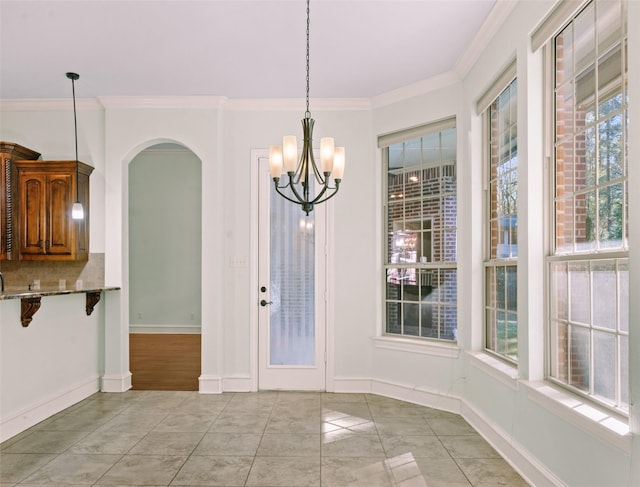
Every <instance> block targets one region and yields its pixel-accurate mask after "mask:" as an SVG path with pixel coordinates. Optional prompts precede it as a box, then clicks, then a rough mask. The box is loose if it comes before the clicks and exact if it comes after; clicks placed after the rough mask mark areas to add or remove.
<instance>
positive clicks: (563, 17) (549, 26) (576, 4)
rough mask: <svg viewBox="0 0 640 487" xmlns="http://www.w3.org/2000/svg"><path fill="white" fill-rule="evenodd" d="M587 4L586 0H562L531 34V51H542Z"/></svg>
mask: <svg viewBox="0 0 640 487" xmlns="http://www.w3.org/2000/svg"><path fill="white" fill-rule="evenodd" d="M586 3H587V2H585V1H584V0H561V1H560V2H559V3H558V4H557V5H556V6H555V7H554V8H553V10H552V11H551V12H549V15H547V16H546V17H545V19H544V20H543V21H542V23H541V24H540V25H539V26H538V27H537V28H536V30H534V31H533V34H531V50H532V51H533V52H535V51H537V50H538V49H540V48H541V47H542V46H543V45H544V44H545V43H546V42H547V41H548V40H549V39H551V37H553V36H554V35H555V34H557V33H558V32H559V31H560V29H561V28H562V27H564V25H565V24H566V23H567V20H568V19H571V18H572V17H573V16H574V15H575V14H576V13H577V12H578V10H580V9H581V8H582V6H583V5H585V4H586Z"/></svg>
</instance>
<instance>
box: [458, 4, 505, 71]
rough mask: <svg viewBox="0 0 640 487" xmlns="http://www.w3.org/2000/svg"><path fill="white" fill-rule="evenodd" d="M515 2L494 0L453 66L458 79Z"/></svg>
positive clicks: (475, 59) (484, 46)
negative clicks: (478, 28)
mask: <svg viewBox="0 0 640 487" xmlns="http://www.w3.org/2000/svg"><path fill="white" fill-rule="evenodd" d="M516 4H517V2H514V1H513V0H496V3H495V4H494V6H493V8H492V9H491V12H489V15H488V16H487V18H486V19H485V21H484V22H483V24H482V26H480V30H478V32H477V33H476V35H475V37H474V38H473V40H472V41H471V43H470V44H469V46H468V47H467V50H466V51H465V52H464V53H463V54H462V56H460V59H458V62H457V63H456V65H455V67H454V71H455V72H456V73H457V74H458V76H459V77H460V79H463V78H464V77H465V76H467V74H469V71H471V68H473V66H474V64H475V63H476V61H477V60H478V58H479V57H480V54H482V52H483V51H484V50H485V49H486V48H487V46H488V45H489V42H491V39H492V38H493V36H494V35H495V33H496V32H497V31H498V29H499V28H500V27H501V26H502V24H503V23H504V22H505V20H507V17H509V15H510V14H511V12H512V11H513V9H514V8H515V6H516Z"/></svg>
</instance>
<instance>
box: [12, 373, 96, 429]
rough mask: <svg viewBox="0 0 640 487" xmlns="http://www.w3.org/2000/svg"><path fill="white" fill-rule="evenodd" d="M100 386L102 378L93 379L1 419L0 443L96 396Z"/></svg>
mask: <svg viewBox="0 0 640 487" xmlns="http://www.w3.org/2000/svg"><path fill="white" fill-rule="evenodd" d="M99 385H100V378H99V377H98V376H95V377H92V378H90V379H88V380H86V381H84V382H80V383H77V384H74V385H72V386H70V387H69V388H68V389H66V390H64V391H61V392H59V393H58V394H52V395H51V396H49V397H47V398H45V399H42V400H40V401H38V402H36V403H34V404H30V405H29V406H26V407H24V408H22V409H21V410H19V411H17V412H16V413H13V414H11V415H9V416H7V417H6V418H2V419H0V442H3V441H5V440H8V439H9V438H12V437H14V436H15V435H17V434H19V433H22V432H23V431H24V430H26V429H28V428H31V427H32V426H34V425H36V424H38V423H39V422H41V421H43V420H45V419H47V418H48V417H50V416H53V415H54V414H56V413H59V412H60V411H62V410H63V409H66V408H68V407H70V406H73V405H74V404H76V403H78V402H80V401H82V400H83V399H86V398H87V397H89V396H90V395H92V394H95V393H96V392H98V391H99V390H100V387H99Z"/></svg>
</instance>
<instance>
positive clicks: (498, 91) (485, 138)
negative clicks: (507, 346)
mask: <svg viewBox="0 0 640 487" xmlns="http://www.w3.org/2000/svg"><path fill="white" fill-rule="evenodd" d="M514 83H515V87H516V99H515V115H516V120H515V128H516V134H517V129H518V122H517V113H518V101H517V75H516V61H515V60H514V61H513V62H512V63H511V64H510V65H509V66H508V67H507V68H506V69H505V71H504V72H503V73H502V74H501V75H500V76H499V77H498V79H497V80H496V82H494V84H493V85H492V86H491V87H490V88H489V90H487V93H486V94H485V95H483V96H482V97H481V98H480V101H479V102H478V106H477V108H478V111H479V112H480V114H481V116H482V142H483V151H482V153H483V158H482V167H483V172H482V174H483V188H484V191H483V193H484V194H483V217H484V221H483V234H484V238H483V242H484V246H483V287H482V290H483V294H482V296H483V310H484V313H483V320H482V323H483V328H482V330H483V331H482V347H483V351H484V352H486V353H489V354H491V355H492V356H494V357H496V358H498V359H500V360H503V361H505V362H507V363H508V364H510V365H514V366H515V365H517V364H518V360H517V355H518V352H517V348H518V338H517V332H518V309H517V300H518V294H517V274H518V256H517V255H515V256H513V255H510V256H508V257H499V256H498V255H497V254H496V256H495V257H492V256H491V251H492V246H491V245H492V244H491V237H492V236H491V225H492V222H493V221H496V219H499V217H496V219H493V218H492V217H491V212H492V208H491V181H492V179H491V174H492V173H491V169H492V164H493V161H492V158H491V150H492V142H493V139H492V129H491V115H492V107H493V106H494V104H495V103H496V102H497V101H498V99H499V98H500V97H501V96H502V95H503V94H504V93H505V92H506V91H507V90H508V89H511V88H512V86H514ZM509 110H511V105H510V106H509ZM513 125H514V124H513V123H512V125H511V126H512V127H513ZM517 140H518V136H517V135H516V141H517ZM516 144H517V142H516ZM516 147H517V145H516ZM517 152H518V151H517V149H516V154H517ZM518 164H519V162H518ZM512 171H513V172H512V173H513V174H515V175H516V187H517V185H518V184H519V182H518V172H519V165H518V166H517V167H516V168H515V170H512ZM516 195H518V196H519V191H518V190H517V189H516ZM518 209H519V208H518V200H516V205H515V216H516V218H517V215H518ZM516 232H517V230H516ZM516 235H517V233H516ZM498 268H504V270H505V279H506V275H507V269H508V268H515V276H516V295H515V300H516V309H515V311H512V310H509V309H508V304H507V295H508V292H507V289H506V284H505V307H504V309H499V308H497V307H492V306H490V301H489V292H490V291H491V288H490V285H489V272H491V271H490V270H492V271H493V272H497V269H498ZM492 312H493V314H494V316H495V314H497V313H504V314H505V315H515V322H516V358H514V357H511V356H510V355H508V354H506V353H501V352H500V351H498V350H496V347H495V344H496V343H497V340H496V341H495V342H494V347H493V348H492V347H491V346H490V345H489V342H490V337H489V330H488V329H489V325H490V323H489V314H491V313H492ZM496 328H497V325H496V322H495V320H494V321H493V328H492V330H493V331H494V332H495V330H496Z"/></svg>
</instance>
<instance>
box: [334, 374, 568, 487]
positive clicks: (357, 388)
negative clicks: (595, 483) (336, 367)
mask: <svg viewBox="0 0 640 487" xmlns="http://www.w3.org/2000/svg"><path fill="white" fill-rule="evenodd" d="M334 386H335V392H345V393H346V392H351V393H371V394H378V395H380V396H384V397H391V398H393V399H399V400H401V401H406V402H410V403H413V404H419V405H421V406H427V407H431V408H435V409H439V410H443V411H449V412H452V413H456V414H460V415H461V416H462V417H463V418H464V419H465V420H466V421H467V422H468V423H469V424H470V425H471V426H472V427H473V428H475V429H476V431H478V433H479V434H480V435H481V436H482V437H483V438H485V439H486V440H487V441H488V442H489V444H491V446H493V447H494V448H495V449H496V451H498V452H499V453H500V454H501V455H502V457H503V458H504V459H505V460H506V461H507V462H508V463H509V464H510V465H511V466H512V467H513V468H514V469H515V470H516V471H517V472H518V473H519V474H520V475H522V477H523V478H524V479H525V480H526V481H527V482H529V483H530V484H531V485H536V486H540V487H547V486H548V487H561V486H564V485H565V484H564V483H563V482H562V481H561V480H560V479H559V478H557V477H556V476H555V475H554V474H553V473H552V472H550V471H549V470H548V469H547V468H546V467H545V466H544V465H543V464H542V463H540V461H539V460H538V459H537V458H536V457H535V456H534V455H532V454H531V452H529V451H528V450H527V449H526V448H524V447H523V446H522V445H521V444H519V443H518V442H517V441H515V440H514V439H513V438H512V437H511V435H509V434H508V433H507V432H506V431H504V430H502V429H501V428H500V427H499V426H498V425H496V424H495V423H493V422H492V421H490V420H489V419H488V418H487V417H486V416H484V415H483V414H482V413H481V412H480V411H478V410H477V409H475V408H474V407H473V406H472V405H470V404H469V403H467V402H466V401H464V400H463V399H461V398H460V397H458V396H454V395H449V394H442V393H440V392H437V391H433V390H429V389H426V388H421V387H412V386H409V385H405V384H396V383H393V382H389V381H381V380H376V379H367V378H364V377H337V378H335V379H334Z"/></svg>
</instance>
